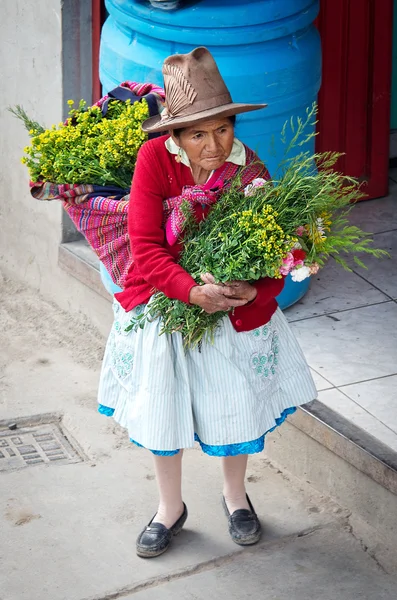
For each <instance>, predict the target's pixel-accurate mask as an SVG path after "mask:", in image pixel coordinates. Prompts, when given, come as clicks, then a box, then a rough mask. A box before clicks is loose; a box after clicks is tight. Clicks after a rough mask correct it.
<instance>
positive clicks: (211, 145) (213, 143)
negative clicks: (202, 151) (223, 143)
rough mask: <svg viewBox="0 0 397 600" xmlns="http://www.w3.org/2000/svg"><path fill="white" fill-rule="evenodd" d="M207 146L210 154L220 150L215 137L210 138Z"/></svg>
mask: <svg viewBox="0 0 397 600" xmlns="http://www.w3.org/2000/svg"><path fill="white" fill-rule="evenodd" d="M206 146H207V151H209V152H215V151H216V150H217V149H218V141H217V139H216V137H215V136H214V135H211V136H208V138H207V144H206Z"/></svg>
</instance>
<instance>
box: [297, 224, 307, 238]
mask: <svg viewBox="0 0 397 600" xmlns="http://www.w3.org/2000/svg"><path fill="white" fill-rule="evenodd" d="M305 231H306V227H305V226H304V225H300V226H299V227H297V228H296V230H295V233H296V235H299V237H302V235H304V233H305Z"/></svg>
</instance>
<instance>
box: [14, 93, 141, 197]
mask: <svg viewBox="0 0 397 600" xmlns="http://www.w3.org/2000/svg"><path fill="white" fill-rule="evenodd" d="M68 104H69V106H70V111H69V118H68V119H67V120H66V121H65V123H59V125H58V127H56V126H55V125H53V126H52V127H51V128H50V129H44V127H42V126H41V125H39V124H38V123H36V122H33V121H31V119H29V117H28V115H27V114H26V113H25V111H24V110H23V109H22V107H20V106H17V107H16V109H14V111H13V112H14V114H15V115H16V116H18V117H20V118H21V119H22V120H23V121H24V123H25V125H26V126H27V128H28V130H29V135H30V136H31V144H30V145H29V146H26V148H25V149H24V152H25V154H26V156H24V157H23V158H22V162H23V163H24V164H26V166H27V167H28V169H29V174H30V178H31V180H32V181H33V182H38V181H50V182H52V183H56V184H66V183H68V184H87V183H89V184H92V185H101V186H109V185H115V186H117V187H119V188H121V189H128V188H129V187H130V185H131V178H132V174H133V170H134V166H135V161H136V156H137V153H138V150H139V148H140V147H141V145H142V144H143V142H144V141H145V140H146V139H147V135H146V134H145V133H144V132H143V131H142V129H141V124H142V122H143V121H144V120H145V119H147V118H148V117H149V109H148V105H147V103H146V101H145V99H142V100H141V102H135V103H131V101H130V100H128V99H127V100H126V101H121V100H113V102H111V103H109V106H108V110H107V112H106V115H103V114H102V110H101V107H100V106H99V105H94V106H91V107H89V108H88V107H87V105H86V102H85V101H84V100H81V101H80V103H79V105H78V108H73V104H74V102H73V100H69V101H68Z"/></svg>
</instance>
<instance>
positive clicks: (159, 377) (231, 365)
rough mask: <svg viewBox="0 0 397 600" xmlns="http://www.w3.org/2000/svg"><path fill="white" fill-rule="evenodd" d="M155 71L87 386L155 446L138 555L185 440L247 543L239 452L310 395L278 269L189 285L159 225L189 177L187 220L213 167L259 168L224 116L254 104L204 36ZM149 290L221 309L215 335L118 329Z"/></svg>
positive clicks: (168, 512)
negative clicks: (194, 344) (99, 361)
mask: <svg viewBox="0 0 397 600" xmlns="http://www.w3.org/2000/svg"><path fill="white" fill-rule="evenodd" d="M163 74H164V84H165V91H166V104H165V108H164V111H163V112H162V114H161V116H157V117H151V118H150V119H148V120H147V121H146V122H145V123H144V125H143V129H144V130H145V131H147V132H152V133H153V132H167V131H168V132H170V134H169V135H167V136H161V137H157V138H155V139H152V140H150V141H148V142H146V143H145V144H144V145H143V147H142V148H141V150H140V152H139V155H138V160H137V164H136V168H135V173H134V178H133V183H132V188H131V196H130V208H129V217H128V218H129V233H130V239H131V246H132V253H133V256H134V263H133V265H132V267H131V269H130V272H129V274H128V278H127V282H126V285H125V287H124V290H123V291H122V292H120V293H119V294H116V299H115V303H114V313H115V321H114V325H113V328H112V331H111V333H110V336H109V340H108V343H107V347H106V352H105V356H104V361H103V367H102V373H101V380H100V387H99V403H100V406H99V411H100V412H101V413H103V414H106V415H113V417H114V418H115V420H116V421H117V422H118V423H119V424H120V425H122V426H123V427H125V428H126V429H128V433H129V437H130V439H131V441H132V442H134V443H135V444H137V445H139V446H142V447H144V448H147V449H149V450H150V451H151V452H152V453H153V457H154V467H155V473H156V480H157V485H158V491H159V505H158V509H157V513H156V514H155V516H154V517H153V519H152V520H151V521H150V523H149V524H148V525H147V526H146V527H145V528H144V530H143V531H142V532H141V534H140V535H139V537H138V540H137V554H138V555H139V556H141V557H147V558H149V557H155V556H158V555H160V554H162V553H163V552H165V551H166V550H167V549H168V547H169V545H170V542H171V540H172V537H173V536H175V535H176V534H177V533H179V532H180V530H181V529H182V527H183V525H184V523H185V521H186V518H187V508H186V505H185V504H184V502H183V499H182V495H181V473H182V454H183V449H184V448H190V447H193V446H194V443H195V441H198V442H199V444H200V445H201V448H202V449H203V451H204V452H205V453H206V454H209V455H210V456H219V457H222V458H221V461H222V469H223V475H224V486H223V498H222V500H223V507H224V510H225V512H226V515H227V517H228V527H229V533H230V536H231V538H232V540H233V541H234V542H235V543H237V544H240V545H249V544H255V543H256V542H257V541H258V540H259V538H260V535H261V526H260V523H259V520H258V517H257V515H256V512H255V510H254V508H253V505H252V503H251V501H250V499H249V497H248V496H247V494H246V490H245V483H244V482H245V472H246V467H247V458H248V454H252V453H254V452H260V451H261V450H263V447H264V438H265V434H266V433H267V432H268V431H270V430H272V429H273V428H274V427H276V426H277V425H279V424H281V423H282V421H283V420H284V419H285V417H286V416H287V414H289V413H291V412H293V411H294V410H295V407H296V406H297V405H299V404H303V403H305V402H308V401H310V400H312V399H313V398H315V396H316V390H315V387H314V384H313V381H312V378H311V375H310V372H309V369H308V366H307V364H306V362H305V359H304V357H303V355H302V352H301V350H300V348H299V346H298V344H297V342H296V340H295V338H294V336H293V334H292V332H291V331H290V329H289V326H288V324H287V322H286V320H285V318H284V317H283V315H282V313H281V311H280V310H279V309H278V308H277V302H276V300H275V298H276V296H277V295H278V294H279V293H280V291H281V289H282V286H283V282H282V280H281V281H280V280H273V279H269V278H265V279H262V280H260V281H258V282H256V283H255V284H250V283H249V282H247V281H236V282H230V283H229V284H227V285H217V284H215V282H214V279H213V277H212V276H211V274H210V273H206V274H203V276H202V280H203V281H202V283H201V284H200V285H198V284H197V282H196V281H195V280H194V279H193V278H192V277H191V276H190V274H189V273H187V272H186V271H184V269H183V268H182V267H181V266H180V265H178V256H179V254H180V252H181V249H182V242H181V240H180V239H179V240H178V242H177V243H176V244H172V243H169V241H168V238H167V236H166V231H165V221H166V219H167V218H171V219H172V214H171V217H169V202H168V200H169V199H173V200H175V198H178V197H180V196H181V195H182V196H183V193H184V192H185V191H186V190H187V189H188V190H189V189H194V190H195V192H196V193H197V203H196V204H195V205H194V206H193V211H194V215H195V218H196V219H197V220H201V219H204V218H205V217H206V215H207V214H208V211H209V209H210V208H209V205H208V202H206V191H208V190H209V189H210V188H211V185H212V183H211V182H212V181H217V180H218V176H219V174H220V173H222V172H224V169H225V166H226V167H227V168H229V167H230V169H229V172H233V173H235V174H237V173H240V172H241V171H242V168H243V167H244V166H245V165H246V164H248V163H249V164H251V166H252V178H254V177H255V176H258V175H261V176H262V177H263V176H264V175H265V176H266V169H265V167H264V165H263V164H262V163H260V161H259V159H258V158H257V157H255V155H254V153H253V152H252V151H251V150H249V149H248V148H246V147H245V146H244V145H243V144H242V143H241V142H240V141H239V140H237V139H236V138H235V136H234V121H235V115H236V114H239V113H243V112H248V111H251V110H257V109H260V108H264V106H266V105H250V104H237V103H233V102H232V99H231V97H230V94H229V92H228V90H227V88H226V86H225V83H224V81H223V79H222V77H221V75H220V73H219V71H218V68H217V66H216V63H215V61H214V59H213V57H212V55H211V54H210V53H209V51H208V50H207V49H206V48H196V49H195V50H194V51H193V52H191V53H190V54H186V55H183V54H181V55H175V56H170V57H169V58H167V59H166V60H165V62H164V67H163ZM171 205H172V203H171ZM167 211H168V212H167ZM156 290H160V291H161V292H163V293H164V294H166V295H167V296H168V297H170V298H176V299H178V300H180V301H182V302H186V303H188V304H191V305H194V304H195V305H198V306H200V307H201V308H202V309H203V310H204V311H206V312H207V313H214V312H216V311H230V312H229V316H228V317H225V318H224V319H223V321H222V325H221V327H220V328H219V330H218V331H217V335H216V337H215V341H214V343H213V344H210V343H207V344H203V346H202V347H201V348H200V349H193V350H187V351H186V350H185V349H184V348H183V341H182V339H181V335H180V334H179V333H173V334H172V335H165V334H164V335H161V336H159V331H160V328H161V327H160V323H159V322H158V320H157V321H156V320H154V321H152V322H150V323H147V324H146V325H145V326H144V328H143V329H138V330H137V331H129V332H126V328H127V326H128V325H129V323H130V320H131V314H133V315H135V314H140V313H141V312H142V310H143V309H144V305H145V304H146V303H147V302H149V301H150V298H151V296H152V295H153V294H154V293H155V292H156ZM258 362H259V364H264V363H265V362H266V364H267V365H269V368H263V369H262V368H258V367H257V363H258Z"/></svg>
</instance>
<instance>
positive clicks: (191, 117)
mask: <svg viewBox="0 0 397 600" xmlns="http://www.w3.org/2000/svg"><path fill="white" fill-rule="evenodd" d="M163 75H164V88H165V108H164V110H163V112H162V113H161V115H157V116H155V117H151V118H150V119H146V121H144V123H143V124H142V129H143V131H147V132H148V133H151V132H157V131H167V130H169V129H178V128H180V127H191V126H192V125H195V124H196V123H199V122H200V121H204V120H206V119H211V118H213V117H231V116H232V115H238V114H240V113H244V112H249V111H251V110H258V109H260V108H265V107H266V106H267V104H240V103H236V102H233V101H232V97H231V95H230V93H229V90H228V89H227V87H226V85H225V82H224V81H223V79H222V76H221V74H220V73H219V69H218V67H217V65H216V62H215V60H214V58H213V56H212V54H211V53H210V52H209V50H207V48H204V47H201V48H195V49H194V50H192V52H189V54H174V55H173V56H169V57H168V58H166V59H165V61H164V65H163Z"/></svg>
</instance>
